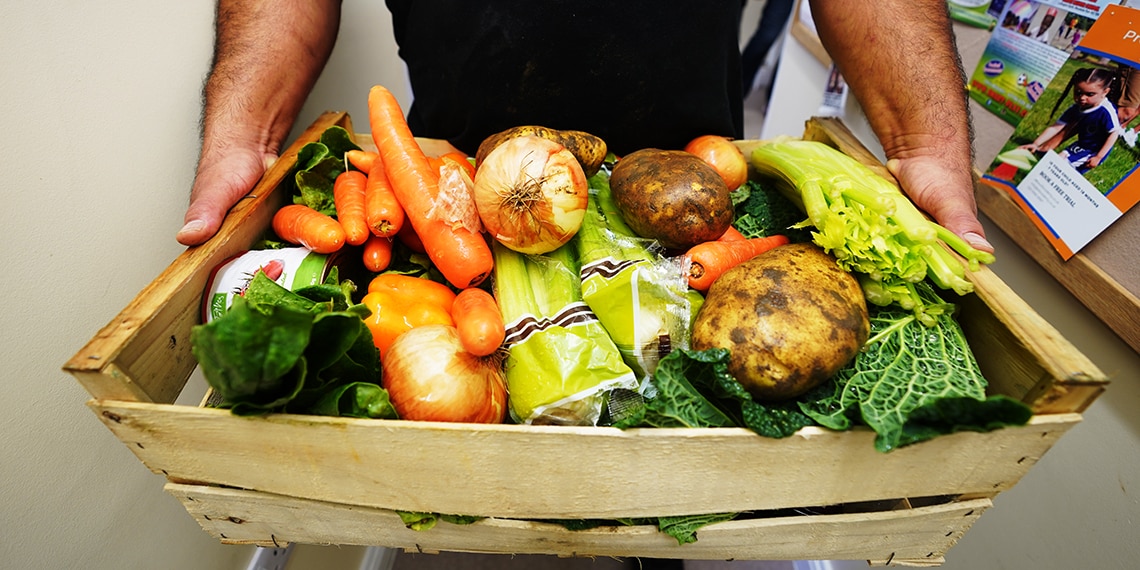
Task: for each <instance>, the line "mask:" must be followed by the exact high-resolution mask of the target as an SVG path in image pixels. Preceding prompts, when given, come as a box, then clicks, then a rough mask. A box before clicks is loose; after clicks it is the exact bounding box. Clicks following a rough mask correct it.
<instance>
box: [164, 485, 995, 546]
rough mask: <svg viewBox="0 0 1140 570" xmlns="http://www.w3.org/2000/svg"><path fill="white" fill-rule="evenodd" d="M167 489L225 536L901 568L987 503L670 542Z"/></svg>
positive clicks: (958, 531) (720, 528)
mask: <svg viewBox="0 0 1140 570" xmlns="http://www.w3.org/2000/svg"><path fill="white" fill-rule="evenodd" d="M166 490H167V491H168V492H169V493H171V494H172V495H174V496H175V497H177V498H178V499H179V500H180V501H181V502H182V504H183V505H184V506H185V507H186V509H187V511H188V512H189V513H190V514H191V515H192V516H193V517H194V518H195V519H196V520H197V521H198V523H199V524H200V525H201V526H202V528H203V529H205V530H206V531H207V532H209V533H210V534H211V535H213V536H215V537H217V538H219V539H220V540H222V541H223V542H226V543H233V544H258V545H262V546H273V545H278V546H284V545H285V544H287V543H289V542H301V543H314V544H330V543H336V544H351V545H361V546H385V547H389V548H403V549H408V550H415V551H427V552H440V551H458V552H482V553H507V554H549V555H558V556H578V557H583V556H615V557H623V556H630V553H637V555H638V556H643V557H654V558H684V559H704V560H728V559H737V560H747V559H755V560H759V559H764V560H807V559H836V560H851V559H856V560H858V559H866V560H869V561H871V562H872V563H873V564H886V563H888V561H889V563H890V564H891V565H906V566H932V565H937V564H940V563H941V562H942V561H943V555H944V554H945V552H946V551H947V550H948V549H949V548H950V547H951V546H953V545H954V544H955V543H957V541H958V540H959V539H960V538H961V537H962V535H963V534H965V532H966V531H967V530H968V529H969V528H970V526H971V525H972V524H973V523H974V521H976V520H977V518H978V517H979V516H981V514H982V513H983V512H984V511H985V510H986V509H988V508H989V507H990V506H991V505H992V503H991V501H990V500H989V499H985V498H982V499H973V500H968V501H960V502H949V503H944V504H937V505H933V506H928V507H919V508H913V509H901V510H884V511H872V512H850V513H843V514H827V515H790V516H777V517H772V518H753V519H739V520H732V521H727V522H723V523H716V524H713V525H709V526H706V527H704V528H702V529H700V530H698V531H697V541H696V542H693V543H689V544H684V545H679V544H677V541H676V540H675V539H674V538H672V537H670V536H669V535H667V534H664V533H661V532H659V531H658V530H657V528H656V527H655V526H652V525H638V526H604V527H600V528H595V529H587V530H568V529H566V528H565V527H563V526H561V525H558V524H553V523H549V522H539V521H525V520H516V519H495V518H491V519H483V520H480V521H478V522H475V523H473V524H470V525H455V524H451V523H447V522H439V523H437V524H436V526H434V527H433V528H431V529H428V530H423V531H415V530H410V529H408V528H406V527H405V526H404V524H403V522H402V521H401V520H400V518H399V515H397V514H396V513H395V512H393V511H390V510H386V509H377V508H368V507H359V506H353V505H342V504H337V503H329V502H324V501H312V500H307V499H298V498H296V497H287V496H281V495H273V494H270V493H259V492H255V491H245V490H240V489H222V488H217V487H208V486H200V485H184V484H175V483H171V484H167V486H166Z"/></svg>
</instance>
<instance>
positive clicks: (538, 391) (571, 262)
mask: <svg viewBox="0 0 1140 570" xmlns="http://www.w3.org/2000/svg"><path fill="white" fill-rule="evenodd" d="M492 252H493V254H494V257H495V269H494V274H493V284H494V287H495V299H496V300H498V302H499V309H500V310H501V311H502V313H503V320H504V321H506V328H507V337H506V340H505V342H504V344H505V345H506V347H507V351H508V356H507V362H506V379H507V391H508V392H509V394H510V398H509V399H510V412H511V417H512V418H513V419H514V420H515V421H516V422H518V423H540V424H561V425H595V424H597V422H598V420H599V418H600V417H601V413H602V410H603V408H604V407H605V404H606V399H607V397H608V395H609V392H611V391H612V390H614V389H616V388H623V389H626V390H634V389H636V388H637V385H638V381H637V378H636V376H635V375H634V373H633V371H632V370H631V369H630V368H629V366H628V365H626V363H625V362H624V361H623V360H622V357H621V353H620V352H619V351H618V348H617V346H616V345H614V342H613V340H612V339H610V337H609V335H607V334H606V330H605V328H604V327H603V326H602V324H601V323H600V322H599V321H598V317H597V316H596V315H595V314H594V313H593V311H591V310H590V308H589V307H588V306H587V305H586V303H585V302H583V301H582V291H581V282H580V280H579V277H578V274H579V267H578V256H577V252H576V251H575V250H574V246H573V243H568V244H566V245H563V246H562V247H560V248H558V249H556V250H554V251H552V252H550V253H548V254H546V255H527V254H523V253H519V252H517V251H513V250H510V249H508V248H507V247H506V246H503V245H502V244H500V243H498V242H497V241H496V242H494V243H493V244H492Z"/></svg>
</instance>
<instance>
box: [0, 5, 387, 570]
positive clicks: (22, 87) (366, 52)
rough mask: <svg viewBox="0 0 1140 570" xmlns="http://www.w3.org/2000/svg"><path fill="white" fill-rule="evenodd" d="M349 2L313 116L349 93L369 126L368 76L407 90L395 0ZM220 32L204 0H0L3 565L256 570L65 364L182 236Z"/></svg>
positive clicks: (349, 102)
mask: <svg viewBox="0 0 1140 570" xmlns="http://www.w3.org/2000/svg"><path fill="white" fill-rule="evenodd" d="M344 11H345V17H344V25H343V32H342V37H343V38H344V39H345V40H346V41H345V45H346V47H344V48H338V50H337V53H336V54H334V60H333V61H332V62H331V63H330V66H329V68H328V73H327V74H326V75H328V76H329V77H326V78H323V79H322V81H321V85H320V86H319V87H318V89H317V93H316V96H315V97H314V99H313V100H312V101H311V102H310V104H309V105H308V106H306V108H305V109H304V111H303V113H302V116H301V119H300V122H301V123H304V124H308V122H311V121H312V120H313V119H314V118H315V117H316V116H317V115H318V114H319V113H320V112H321V111H323V110H326V109H336V110H341V109H347V110H349V111H350V112H351V113H352V114H353V115H354V116H355V117H359V118H360V121H358V123H359V122H363V123H364V124H363V128H364V129H365V130H367V122H366V121H363V119H364V117H365V114H364V107H365V104H364V103H365V98H366V96H367V90H368V87H370V86H371V85H372V84H374V83H379V82H383V83H386V84H388V85H389V86H390V87H392V88H393V90H394V91H395V92H396V93H406V92H407V91H406V87H405V86H404V82H403V69H402V67H401V66H400V65H399V64H398V61H397V60H396V59H395V56H394V49H393V48H392V47H391V42H392V40H391V32H390V20H389V17H388V14H387V11H386V9H385V8H384V4H383V2H380V1H378V0H369V1H364V0H357V1H352V0H348V1H346V2H345V5H344ZM212 41H213V2H210V1H206V0H199V1H195V2H188V1H185V0H123V1H119V2H66V1H61V0H43V1H40V2H30V1H26V0H25V1H18V0H11V1H6V2H4V3H3V4H2V5H0V111H2V112H0V149H2V151H0V157H2V161H3V162H2V163H3V175H2V177H0V187H2V189H3V190H2V192H3V194H2V196H3V199H2V202H0V232H2V234H0V235H2V237H3V245H2V246H0V267H5V268H7V269H6V270H5V271H3V272H2V273H0V283H2V284H3V287H2V289H0V291H2V292H3V298H4V305H5V309H4V314H5V316H4V318H3V323H4V324H3V326H2V328H0V362H3V373H2V379H0V458H2V459H0V537H2V538H0V567H3V568H13V569H16V568H21V569H22V568H53V569H55V568H59V569H68V568H83V569H96V570H98V569H121V568H168V569H172V570H179V569H186V570H200V569H203V568H210V569H215V568H218V569H224V568H244V566H245V564H246V562H247V561H248V559H249V556H250V553H251V552H252V549H251V548H250V547H234V546H222V545H220V544H219V543H218V542H217V541H215V540H214V539H213V538H211V537H210V536H209V535H207V534H206V533H205V532H203V531H202V530H201V528H200V527H199V526H198V525H197V523H195V522H194V520H193V519H192V518H191V517H190V516H189V515H188V514H187V513H186V511H185V510H184V509H183V508H182V506H181V505H180V504H179V503H178V502H177V501H176V500H175V499H174V498H173V497H171V496H169V495H167V494H166V493H165V492H163V491H162V485H163V483H164V479H163V477H161V476H160V475H156V474H153V473H151V472H150V471H148V470H147V469H146V468H145V467H144V466H143V464H142V463H140V462H139V461H138V460H137V459H136V458H135V456H134V455H133V454H131V453H130V452H129V451H128V449H127V448H126V446H124V445H123V444H122V443H121V442H119V440H118V439H116V438H115V437H114V435H113V434H111V432H109V431H108V430H107V429H106V428H104V427H103V425H102V424H101V423H100V422H99V421H98V420H97V419H96V417H95V415H94V414H92V413H91V411H90V410H89V409H88V408H87V407H86V406H85V405H84V402H85V401H86V400H87V399H88V395H87V393H86V391H84V390H83V388H82V387H80V385H79V384H78V382H76V381H75V379H73V378H72V377H71V376H69V375H67V374H65V373H64V372H62V371H61V370H60V367H61V366H62V365H63V364H64V362H65V361H66V360H67V359H68V358H69V357H70V356H71V355H72V354H74V353H75V352H76V351H77V350H78V349H79V348H80V347H81V346H82V345H83V344H84V343H85V341H86V340H87V339H89V338H91V337H92V336H93V335H94V334H95V332H96V331H98V330H99V328H101V327H102V326H103V325H104V324H106V323H107V322H109V321H110V320H111V319H112V317H114V316H115V314H116V313H117V312H118V311H119V310H120V309H121V308H123V307H124V306H126V304H127V303H128V302H129V301H130V300H131V298H133V297H134V296H135V294H136V293H137V292H138V291H139V290H140V289H142V287H143V286H144V285H146V284H147V283H148V282H149V281H150V280H151V279H153V278H154V277H155V276H156V275H158V273H159V271H160V270H161V269H162V268H164V267H165V266H166V265H167V264H169V263H170V261H171V260H173V259H174V257H175V256H176V255H177V254H178V253H179V252H180V251H181V250H182V248H181V246H179V245H178V244H177V243H176V242H175V240H174V233H175V232H176V231H177V229H178V227H179V226H180V225H181V222H182V215H183V211H184V208H185V205H186V197H187V195H188V192H189V189H190V183H191V179H192V176H193V170H194V164H195V161H196V158H197V151H198V116H199V93H200V90H201V82H202V79H203V77H204V75H205V73H206V70H207V66H208V65H209V60H210V55H211V49H212ZM349 55H352V56H354V57H348V56H349ZM404 100H405V101H406V100H407V97H406V96H405V97H404ZM198 395H200V392H199V394H198ZM192 399H193V398H192Z"/></svg>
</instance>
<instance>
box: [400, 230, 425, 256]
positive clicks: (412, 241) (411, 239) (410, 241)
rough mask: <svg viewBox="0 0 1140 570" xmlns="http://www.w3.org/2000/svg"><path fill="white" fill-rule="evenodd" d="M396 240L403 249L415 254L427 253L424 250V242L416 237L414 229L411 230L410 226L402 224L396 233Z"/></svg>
mask: <svg viewBox="0 0 1140 570" xmlns="http://www.w3.org/2000/svg"><path fill="white" fill-rule="evenodd" d="M396 239H398V240H400V243H402V244H404V247H407V248H408V249H410V250H412V251H414V252H416V253H427V250H426V249H424V242H423V241H422V240H420V236H418V235H416V228H413V227H412V224H404V225H403V227H401V228H400V231H398V232H396Z"/></svg>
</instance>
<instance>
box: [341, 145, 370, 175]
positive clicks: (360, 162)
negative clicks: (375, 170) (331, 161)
mask: <svg viewBox="0 0 1140 570" xmlns="http://www.w3.org/2000/svg"><path fill="white" fill-rule="evenodd" d="M344 158H345V159H346V160H348V163H349V164H351V165H353V166H354V167H356V169H357V170H359V171H361V172H363V173H365V174H368V172H369V171H370V170H372V165H373V164H375V163H376V153H374V152H372V151H370V150H359V149H351V150H346V151H344Z"/></svg>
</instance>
